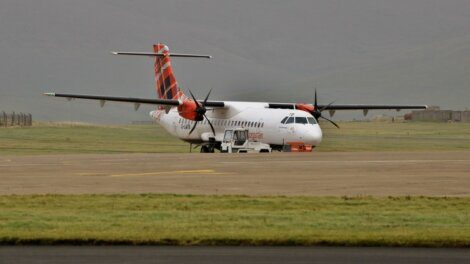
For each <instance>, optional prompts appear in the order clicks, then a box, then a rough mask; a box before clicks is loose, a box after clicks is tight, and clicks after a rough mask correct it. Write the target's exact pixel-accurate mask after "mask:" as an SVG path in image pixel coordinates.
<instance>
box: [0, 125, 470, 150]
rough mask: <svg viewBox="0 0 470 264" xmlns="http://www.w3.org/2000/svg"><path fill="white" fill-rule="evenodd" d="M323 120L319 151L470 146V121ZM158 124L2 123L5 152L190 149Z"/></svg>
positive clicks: (0, 141)
mask: <svg viewBox="0 0 470 264" xmlns="http://www.w3.org/2000/svg"><path fill="white" fill-rule="evenodd" d="M339 124H340V126H341V129H336V128H334V127H333V126H331V125H330V124H327V123H323V124H322V128H323V142H322V144H321V145H320V146H319V147H318V148H317V149H316V150H317V151H452V150H454V151H458V150H470V123H424V122H423V123H413V122H410V123H391V122H340V123H339ZM188 151H189V146H188V144H187V143H184V142H182V141H181V140H179V139H177V138H175V137H173V136H171V135H169V134H168V133H167V132H166V131H164V130H163V128H161V127H160V126H158V125H139V126H137V125H122V126H96V125H95V126H94V125H55V124H45V123H43V124H36V125H35V126H33V127H23V128H19V127H13V128H0V155H1V154H15V155H29V154H61V153H139V152H140V153H142V152H144V153H155V152H188Z"/></svg>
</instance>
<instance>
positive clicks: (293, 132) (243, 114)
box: [45, 44, 427, 152]
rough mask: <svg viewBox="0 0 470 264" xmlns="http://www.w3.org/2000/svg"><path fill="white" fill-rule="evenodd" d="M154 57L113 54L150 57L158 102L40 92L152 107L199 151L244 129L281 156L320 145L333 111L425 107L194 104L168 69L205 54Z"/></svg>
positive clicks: (159, 48) (161, 52)
mask: <svg viewBox="0 0 470 264" xmlns="http://www.w3.org/2000/svg"><path fill="white" fill-rule="evenodd" d="M153 49H154V52H152V53H146V52H112V53H113V54H115V55H130V56H147V57H153V58H155V81H156V90H157V95H158V98H157V99H147V98H132V97H113V96H102V95H79V94H62V93H45V95H48V96H55V97H65V98H67V99H69V100H71V99H89V100H97V101H99V102H100V104H101V106H102V107H103V106H104V104H105V102H106V101H114V102H126V103H133V104H134V108H135V110H137V109H138V108H139V107H140V105H141V104H150V105H157V106H158V107H157V109H156V110H154V111H151V112H150V116H151V117H152V118H153V119H154V120H155V121H156V122H157V123H158V124H160V125H161V126H162V127H164V128H165V130H167V131H168V132H169V133H170V134H171V135H173V136H176V137H178V138H180V139H181V140H184V141H186V142H189V143H191V144H197V145H199V146H201V152H214V150H215V149H218V150H220V146H221V142H222V141H223V137H224V132H225V130H226V129H231V128H233V129H239V128H243V129H246V130H248V135H249V138H250V139H251V140H255V141H259V142H262V143H265V144H269V145H270V146H271V148H272V149H273V150H279V151H282V150H283V149H285V148H284V147H285V146H287V145H292V144H294V143H295V144H304V145H307V146H310V149H311V148H314V147H316V146H318V145H319V144H320V142H321V140H322V130H321V128H320V126H319V124H318V120H319V119H320V118H323V119H325V120H327V121H328V122H331V123H332V124H333V125H334V126H336V127H338V128H339V126H338V125H337V124H336V123H335V122H334V121H332V120H331V119H329V118H326V117H325V116H323V114H322V113H323V112H324V111H329V113H330V117H332V116H333V114H334V112H335V111H337V110H363V111H364V115H365V114H367V111H369V110H390V109H395V110H401V109H426V108H427V106H426V105H336V104H333V103H330V104H327V105H321V104H318V102H317V93H316V91H315V97H314V103H313V104H311V103H310V104H309V103H271V102H235V101H213V100H209V95H210V91H209V93H208V94H207V95H206V97H205V98H204V100H197V99H196V97H195V96H194V95H193V93H192V92H191V90H189V95H190V97H188V96H186V95H185V94H184V93H183V91H181V89H180V87H179V86H178V82H177V81H176V78H175V76H174V74H173V70H172V68H171V64H170V58H171V57H180V58H207V59H210V58H212V57H211V56H209V55H198V54H181V53H170V52H169V49H168V47H167V46H166V45H164V44H156V45H154V46H153Z"/></svg>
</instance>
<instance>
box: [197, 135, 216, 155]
mask: <svg viewBox="0 0 470 264" xmlns="http://www.w3.org/2000/svg"><path fill="white" fill-rule="evenodd" d="M219 147H220V145H219ZM216 148H217V142H216V141H215V138H209V142H208V143H206V144H203V145H201V153H214V152H215V149H216Z"/></svg>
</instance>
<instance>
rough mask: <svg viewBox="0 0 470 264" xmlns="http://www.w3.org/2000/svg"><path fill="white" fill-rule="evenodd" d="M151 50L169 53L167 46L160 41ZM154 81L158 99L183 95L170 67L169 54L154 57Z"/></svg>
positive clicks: (175, 97)
mask: <svg viewBox="0 0 470 264" xmlns="http://www.w3.org/2000/svg"><path fill="white" fill-rule="evenodd" d="M153 50H154V52H155V53H161V54H168V55H169V53H170V49H169V48H168V46H166V45H165V44H161V43H159V44H156V45H153ZM155 83H156V89H157V94H158V98H160V99H179V98H181V97H182V96H183V93H182V92H181V91H180V89H179V86H178V82H177V81H176V78H175V76H174V74H173V70H172V69H171V62H170V56H163V57H158V56H157V57H155Z"/></svg>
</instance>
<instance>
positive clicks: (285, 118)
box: [281, 116, 287, 124]
mask: <svg viewBox="0 0 470 264" xmlns="http://www.w3.org/2000/svg"><path fill="white" fill-rule="evenodd" d="M286 120H287V116H286V117H284V118H283V119H282V120H281V124H284V122H286Z"/></svg>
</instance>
